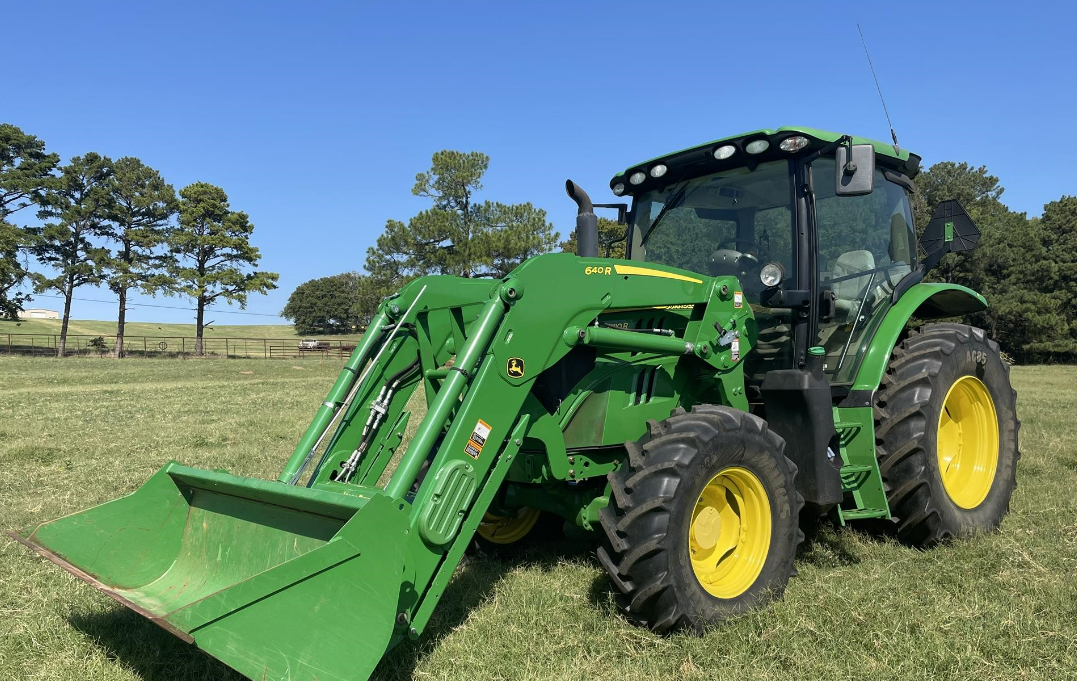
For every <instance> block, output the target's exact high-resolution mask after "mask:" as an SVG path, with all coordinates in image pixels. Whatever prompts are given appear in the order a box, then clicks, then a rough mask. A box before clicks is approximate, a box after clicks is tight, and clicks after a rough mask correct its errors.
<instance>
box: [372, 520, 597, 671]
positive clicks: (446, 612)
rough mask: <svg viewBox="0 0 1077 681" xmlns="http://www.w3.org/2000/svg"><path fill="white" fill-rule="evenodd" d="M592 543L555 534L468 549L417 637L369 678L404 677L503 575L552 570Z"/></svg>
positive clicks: (401, 645)
mask: <svg viewBox="0 0 1077 681" xmlns="http://www.w3.org/2000/svg"><path fill="white" fill-rule="evenodd" d="M593 548H594V547H593V544H592V543H590V542H588V541H585V540H579V539H554V540H550V541H548V542H544V543H542V544H537V545H532V546H530V547H528V548H526V549H523V550H518V551H510V552H505V553H476V552H474V551H470V552H469V553H468V554H467V555H466V556H465V558H464V561H463V562H462V563H461V566H460V567H459V568H457V570H456V573H455V574H454V575H453V578H452V581H451V582H449V586H448V587H446V589H445V593H444V594H442V596H441V600H440V601H439V602H438V606H437V609H435V610H434V614H433V616H432V617H431V618H430V623H429V624H428V625H427V627H426V631H425V632H424V633H423V635H422V638H420V639H419V640H418V641H408V640H405V641H402V642H400V643H399V644H398V645H397V646H396V648H394V649H393V650H391V651H390V652H389V653H387V654H386V655H385V657H384V658H382V661H381V663H380V664H379V665H378V667H377V668H376V669H375V670H374V674H373V675H372V676H371V677H370V678H371V679H372V680H374V681H404V680H405V679H411V678H413V676H414V673H415V669H416V667H418V665H419V663H420V662H422V660H423V659H424V658H426V657H427V656H428V655H430V654H431V653H432V652H433V651H434V650H435V649H436V648H437V645H438V643H439V642H440V641H441V639H443V638H445V637H446V636H448V635H449V634H450V633H452V631H453V630H454V629H456V628H457V627H459V626H460V625H461V624H463V623H464V621H465V620H467V618H468V615H470V614H471V612H472V611H473V610H474V609H476V608H477V607H479V606H480V605H482V603H484V602H485V601H487V600H488V599H489V598H491V597H492V596H493V594H494V593H495V592H496V591H497V588H498V585H499V584H500V582H501V580H502V578H503V577H504V576H505V575H506V574H507V573H508V572H510V571H511V570H513V569H515V568H518V567H528V568H537V569H539V570H548V569H551V568H553V567H554V566H556V565H557V564H558V563H560V562H561V561H563V560H566V559H571V558H579V557H581V556H586V555H588V554H589V553H590V552H591V551H593Z"/></svg>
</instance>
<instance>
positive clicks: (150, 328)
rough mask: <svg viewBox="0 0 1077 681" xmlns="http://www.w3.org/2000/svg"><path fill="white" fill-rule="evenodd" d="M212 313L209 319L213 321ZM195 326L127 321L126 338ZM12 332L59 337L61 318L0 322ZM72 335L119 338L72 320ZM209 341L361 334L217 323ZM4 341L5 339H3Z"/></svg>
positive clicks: (110, 329)
mask: <svg viewBox="0 0 1077 681" xmlns="http://www.w3.org/2000/svg"><path fill="white" fill-rule="evenodd" d="M212 317H213V315H212V314H210V315H209V318H210V319H212ZM194 332H195V329H194V324H161V323H158V322H127V323H126V324H125V325H124V335H126V336H154V337H162V336H188V337H191V338H193V337H194ZM9 333H37V334H59V333H60V320H59V319H23V320H20V321H18V322H13V321H11V320H0V335H6V334H9ZM68 333H70V334H75V335H85V336H104V337H105V338H108V337H109V336H115V335H116V321H115V320H113V321H96V320H86V319H72V320H71V321H70V322H69V323H68ZM206 337H207V338H251V339H258V340H261V339H263V338H285V339H288V338H329V339H332V340H338V339H355V338H358V337H359V335H358V334H355V335H338V336H319V335H306V336H301V335H300V334H297V333H296V332H295V327H294V326H292V325H291V324H214V325H213V326H211V327H210V328H208V329H206ZM0 340H2V339H0Z"/></svg>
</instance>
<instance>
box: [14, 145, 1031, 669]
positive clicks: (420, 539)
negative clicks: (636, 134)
mask: <svg viewBox="0 0 1077 681" xmlns="http://www.w3.org/2000/svg"><path fill="white" fill-rule="evenodd" d="M918 168H919V158H918V157H916V156H915V155H912V154H909V153H908V152H907V151H903V150H899V149H897V148H896V147H894V146H891V145H887V144H883V143H881V142H872V141H870V140H864V139H860V138H853V137H850V136H847V135H839V134H833V133H827V132H823V131H818V130H812V129H807V128H781V129H778V130H760V131H756V132H752V133H747V134H745V135H739V136H736V137H730V138H725V139H722V140H718V141H716V142H712V143H709V144H706V145H701V146H699V147H694V148H691V149H687V150H683V151H680V152H675V153H673V154H668V155H666V156H663V157H660V158H657V159H654V160H652V161H649V162H646V163H643V164H639V165H637V166H633V167H630V168H629V169H628V170H627V171H625V172H624V173H620V174H618V175H616V176H615V177H614V178H613V180H612V181H611V183H610V187H611V189H612V191H613V193H614V194H615V195H617V196H627V197H631V198H632V206H631V210H626V209H627V206H622V214H623V215H626V218H627V219H626V222H627V228H626V237H625V238H626V239H627V243H626V250H627V254H626V257H625V258H624V259H610V258H603V257H599V252H598V248H599V245H598V240H597V227H596V218H595V216H594V208H595V206H593V205H592V204H591V201H590V199H589V198H588V197H587V195H586V193H584V192H583V190H581V189H580V188H579V187H577V186H576V185H575V184H573V183H571V182H569V183H568V186H567V188H568V191H569V194H570V196H572V198H573V199H574V200H575V201H576V203H577V204H578V216H577V243H578V244H579V249H578V253H577V254H567V253H561V254H548V255H541V256H537V257H534V258H531V259H529V260H527V261H525V262H523V263H521V264H520V265H519V266H518V267H517V268H516V269H515V270H513V271H512V273H511V274H510V275H509V276H507V277H505V278H504V279H501V280H490V279H463V278H458V277H452V276H428V277H422V278H419V279H416V280H414V281H411V282H409V283H407V284H406V285H405V286H403V287H402V288H401V289H400V290H399V291H398V292H397V293H396V294H394V295H393V296H391V297H390V298H389V299H387V300H385V301H384V302H383V303H382V304H381V306H380V307H379V310H378V312H377V314H376V316H375V317H374V318H373V320H372V321H371V323H370V325H369V327H368V329H367V331H366V333H365V334H364V336H363V339H362V341H361V343H360V344H359V346H358V347H357V348H356V349H355V351H354V353H353V354H352V355H351V357H350V358H349V359H348V361H347V362H346V363H345V365H344V368H343V370H342V371H341V373H340V376H339V378H338V379H337V381H336V382H335V384H334V385H333V387H332V389H331V390H330V392H329V394H328V396H327V397H326V399H325V401H324V402H323V403H322V404H321V405H320V406H319V408H318V410H317V413H316V414H315V416H314V419H313V421H312V423H311V424H310V426H309V428H308V429H307V431H306V432H305V434H304V435H303V437H302V438H301V440H300V442H299V444H298V446H297V447H296V448H295V450H294V452H293V454H292V456H291V458H290V459H289V461H288V463H287V464H286V465H285V467H284V470H283V471H282V472H281V474H280V476H279V477H278V478H277V480H276V481H272V482H270V481H264V480H257V479H252V478H244V477H238V476H234V475H230V474H228V473H224V472H216V471H214V472H210V471H202V470H196V469H192V468H188V467H186V466H183V465H180V464H179V463H176V462H171V463H168V464H167V465H165V467H164V468H162V469H161V470H160V471H159V472H158V473H157V474H156V475H154V476H153V477H152V478H151V479H150V480H149V481H148V482H147V483H146V484H145V485H143V486H142V487H141V488H140V489H139V490H137V491H136V492H134V493H133V494H131V495H130V496H127V497H124V498H121V499H117V500H115V501H111V502H109V503H106V504H103V505H101V506H98V507H95V508H91V509H89V510H86V511H83V512H81V513H75V514H73V515H70V516H67V517H64V518H60V519H58V520H54V521H51V522H47V523H44V524H42V525H40V526H39V527H38V528H37V529H36V530H34V531H33V532H31V533H29V534H28V535H23V534H16V533H12V536H13V537H14V538H16V539H17V540H19V541H21V542H23V543H24V544H26V545H28V546H29V547H31V548H33V549H34V550H35V551H37V552H38V553H40V554H42V555H43V556H45V557H47V558H49V559H50V560H52V561H54V562H55V563H57V564H59V565H60V566H61V567H63V568H65V569H67V570H68V571H69V572H71V573H72V574H74V575H76V576H77V577H79V578H81V579H83V580H84V581H86V582H88V583H90V584H91V585H93V586H94V587H96V588H97V589H99V590H100V591H101V592H103V593H104V594H106V595H108V596H110V597H111V598H113V599H115V600H117V601H119V602H120V603H122V604H123V605H125V606H127V607H129V608H131V609H132V610H134V611H136V612H138V613H140V614H142V615H144V616H145V617H147V618H148V619H150V620H152V621H153V622H154V623H156V624H158V625H159V626H161V627H164V628H165V629H167V630H168V631H170V632H172V633H174V634H175V635H177V636H179V637H180V638H182V639H183V640H185V641H187V642H188V643H192V644H194V645H196V646H197V647H199V648H201V649H202V650H204V651H205V652H207V653H209V654H210V655H213V656H214V657H216V658H218V659H220V660H221V661H223V662H224V663H226V664H228V665H229V666H231V667H233V668H235V669H236V670H238V671H239V672H240V673H242V674H244V675H246V676H247V677H249V678H251V679H272V680H278V679H280V680H283V679H321V680H326V679H361V678H367V677H368V676H369V675H370V673H371V672H372V671H373V669H374V668H375V666H376V665H377V664H378V662H379V660H380V659H381V658H382V656H383V655H384V654H385V653H386V651H388V650H389V649H391V648H392V647H393V646H395V645H397V644H398V643H400V642H401V641H403V640H405V639H415V638H417V637H419V636H421V635H422V633H423V630H424V629H425V628H426V626H427V623H428V622H429V620H430V616H431V613H432V612H433V610H434V608H435V607H436V606H437V604H438V601H439V599H440V598H441V596H442V594H443V592H444V590H445V587H446V586H447V584H448V582H449V580H450V578H451V577H452V574H453V571H454V570H455V568H456V567H457V565H458V564H459V562H460V560H461V558H462V556H463V554H464V552H465V551H466V550H467V548H468V546H469V545H470V544H471V543H472V541H473V539H475V538H478V539H480V540H482V541H485V542H487V543H492V544H501V545H504V544H511V543H514V542H521V541H524V540H525V539H527V538H528V537H530V536H532V534H533V532H534V531H535V528H536V527H538V525H539V522H540V520H541V518H543V517H556V518H559V519H560V520H562V521H564V522H567V523H572V524H574V525H576V526H578V527H580V528H582V529H584V530H591V531H594V532H595V533H596V535H597V536H598V538H599V542H600V548H599V549H598V551H597V558H598V562H599V563H600V564H601V565H602V567H603V568H604V569H605V571H606V572H607V573H608V575H609V579H610V583H611V585H612V588H613V589H615V590H616V591H617V593H618V600H619V603H620V604H621V606H622V608H623V610H624V612H625V614H626V615H627V616H628V617H629V618H631V619H632V620H634V621H637V622H639V623H641V624H643V625H645V626H647V627H649V628H650V629H652V630H654V631H656V632H665V631H669V630H674V629H688V630H695V631H700V630H702V629H703V628H704V627H706V626H708V625H713V624H715V623H717V622H720V621H721V620H723V619H724V618H726V617H728V616H731V615H734V614H737V613H740V612H743V611H745V610H746V609H748V608H752V607H755V606H757V605H761V604H763V603H765V602H767V601H768V600H770V599H773V598H776V597H779V596H780V595H781V594H782V592H783V590H784V588H785V585H786V582H787V581H788V579H789V577H790V576H791V575H792V574H793V572H794V568H793V561H794V558H795V554H796V550H797V546H798V544H799V543H800V541H801V540H802V538H803V534H802V533H801V530H800V525H801V523H803V522H814V521H816V520H818V519H819V518H821V517H824V516H828V517H830V518H831V519H832V520H833V521H834V522H835V523H837V524H839V525H845V524H847V523H849V522H853V521H860V520H869V519H870V520H873V521H874V522H875V523H876V524H880V523H881V524H883V525H885V526H887V527H888V528H889V529H890V530H891V531H892V532H894V533H895V534H896V535H897V537H898V538H899V539H901V540H903V541H906V542H908V543H910V544H913V545H916V546H929V545H931V544H934V543H937V542H940V541H944V540H947V539H949V538H951V537H958V536H965V535H969V534H973V533H976V532H980V531H987V530H991V529H993V528H995V527H997V526H998V524H999V522H1000V521H1001V518H1002V516H1003V514H1004V513H1005V512H1006V509H1007V507H1008V503H1009V498H1010V494H1011V492H1012V490H1013V487H1014V475H1015V469H1016V462H1017V458H1018V451H1017V428H1018V425H1019V424H1018V422H1017V419H1016V415H1015V412H1014V406H1015V405H1014V403H1015V397H1016V396H1015V393H1014V392H1013V390H1012V388H1011V387H1010V383H1009V377H1008V370H1007V367H1006V364H1005V363H1003V362H1002V361H1001V359H1000V355H999V351H998V346H997V345H996V344H995V343H994V342H993V341H991V340H989V339H988V338H987V337H986V335H985V334H984V332H983V331H980V330H979V329H976V328H973V327H969V326H965V325H959V324H949V323H947V324H928V325H925V326H920V327H919V328H915V329H914V328H911V326H910V324H909V320H910V318H914V317H915V318H916V319H918V320H931V319H940V318H949V317H955V316H960V315H965V314H969V313H974V312H978V311H980V310H983V309H984V308H985V307H986V301H985V300H984V299H983V298H982V297H981V296H980V295H978V294H977V293H975V292H973V291H970V290H968V289H966V288H963V287H961V286H957V285H953V284H938V283H925V282H924V281H922V280H923V279H924V277H925V275H926V274H927V273H928V272H929V271H930V269H931V267H933V266H934V265H935V264H937V262H938V261H939V259H940V258H941V257H942V256H943V255H944V254H945V253H948V252H951V251H962V250H967V249H969V248H971V247H972V246H974V245H975V242H976V240H977V238H978V232H976V228H975V226H974V225H973V224H972V222H971V221H970V220H969V219H968V216H967V215H966V214H965V213H964V211H963V210H962V209H961V207H960V205H958V204H957V203H956V202H944V203H943V204H942V205H940V206H939V208H938V209H937V211H936V213H935V217H934V219H933V220H932V221H931V224H930V225H928V226H927V227H926V230H925V233H924V236H923V238H922V240H921V241H920V246H921V248H918V247H917V243H916V240H915V231H914V229H913V222H912V212H911V209H910V203H909V194H910V192H911V190H912V184H911V178H912V177H914V176H915V174H916V172H917V171H918ZM614 206H615V207H616V206H617V204H614ZM921 249H922V250H923V251H924V255H923V257H921V255H920V252H919V251H920V250H921ZM417 391H418V395H416V393H417ZM413 396H414V397H416V398H417V399H412V398H413ZM416 405H419V406H418V407H417V406H416Z"/></svg>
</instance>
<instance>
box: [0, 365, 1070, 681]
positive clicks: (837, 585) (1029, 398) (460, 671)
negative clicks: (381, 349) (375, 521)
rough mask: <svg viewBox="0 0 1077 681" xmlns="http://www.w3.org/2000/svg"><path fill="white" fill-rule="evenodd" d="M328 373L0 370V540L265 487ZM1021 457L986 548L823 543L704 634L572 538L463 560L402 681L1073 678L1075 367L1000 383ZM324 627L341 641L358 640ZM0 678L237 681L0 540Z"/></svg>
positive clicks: (178, 368) (827, 538)
mask: <svg viewBox="0 0 1077 681" xmlns="http://www.w3.org/2000/svg"><path fill="white" fill-rule="evenodd" d="M338 368H339V363H337V362H324V361H321V362H319V361H300V362H296V361H284V362H266V361H256V360H252V361H244V360H235V361H218V362H189V361H188V362H184V361H171V362H168V361H153V360H146V361H128V362H111V361H89V360H74V361H70V360H69V361H63V362H61V361H57V360H51V359H31V358H4V357H0V378H2V380H0V525H2V526H4V527H18V528H22V527H26V526H30V525H32V524H34V523H37V522H39V521H42V520H47V519H52V518H55V517H57V516H59V515H62V514H65V513H71V512H74V511H78V510H80V509H83V508H86V507H87V506H91V505H94V504H97V503H100V502H103V501H106V500H108V499H112V498H114V497H116V496H119V495H122V494H126V493H128V492H131V491H132V490H134V489H135V488H137V487H138V486H139V485H140V484H141V483H142V482H143V481H145V479H146V478H148V477H149V476H150V475H151V474H152V473H153V472H154V471H155V470H157V469H158V468H159V467H160V466H161V465H162V464H163V463H164V462H165V461H167V460H168V459H170V458H175V459H178V460H180V461H182V462H184V463H188V464H190V465H194V466H199V467H204V468H226V469H229V470H231V471H232V472H235V473H239V474H244V475H255V476H259V477H263V478H270V479H272V478H273V477H275V475H276V474H277V472H278V471H279V469H280V468H281V466H282V465H283V462H284V460H285V459H286V458H287V456H288V455H289V453H290V452H291V449H292V447H293V445H294V443H295V441H296V440H297V439H298V437H299V435H300V433H301V432H302V430H303V429H304V427H305V426H306V424H307V422H308V420H309V418H310V416H311V415H312V414H313V412H314V409H315V408H316V407H317V405H318V404H319V402H320V401H321V400H322V399H323V398H324V394H325V392H326V391H327V390H328V388H329V385H330V383H331V382H332V380H333V377H334V376H335V374H336V372H337V370H338ZM1013 378H1014V382H1015V384H1016V387H1017V390H1018V392H1019V394H1020V397H1019V412H1020V416H1021V418H1022V420H1023V422H1024V425H1023V427H1022V429H1021V442H1022V450H1023V453H1024V457H1023V459H1022V461H1021V464H1020V466H1019V469H1018V480H1019V483H1020V487H1019V488H1018V490H1017V492H1016V494H1015V496H1014V499H1013V506H1012V512H1011V514H1010V515H1009V516H1008V518H1007V519H1006V521H1005V522H1004V523H1003V525H1002V529H1001V531H1000V532H998V533H996V534H993V535H989V536H984V537H979V538H976V539H974V540H966V541H961V542H957V543H954V544H951V545H948V546H944V547H942V548H938V549H935V550H932V551H926V552H922V551H916V550H913V549H909V548H905V547H902V546H900V545H897V544H895V543H893V542H890V541H883V540H878V539H875V538H872V537H870V536H868V535H866V534H863V533H860V532H856V531H848V530H846V531H836V530H834V529H832V528H829V527H827V528H824V529H823V530H822V531H821V532H820V533H819V534H818V536H817V537H816V538H815V539H814V540H812V541H811V542H810V543H808V544H807V545H806V546H805V547H804V549H803V551H802V555H801V557H800V560H799V561H798V568H799V570H800V576H799V577H798V578H797V579H794V580H793V581H792V582H791V583H790V585H789V589H788V591H787V592H786V596H785V599H784V600H783V601H781V602H779V603H776V604H774V605H772V606H770V607H768V608H766V609H764V610H760V611H757V612H753V613H751V614H748V615H745V616H742V617H739V618H737V619H735V620H733V621H731V622H728V623H727V624H725V625H723V626H721V627H719V628H716V629H714V630H712V631H711V632H709V633H708V634H707V635H706V636H704V637H702V638H695V637H692V636H687V635H674V636H670V637H659V636H654V635H652V634H650V633H648V632H646V631H644V630H641V629H638V628H636V627H633V626H631V625H629V624H627V623H626V622H625V621H624V619H623V618H622V617H621V616H620V615H618V614H617V612H616V610H615V608H614V607H613V605H612V602H611V596H610V592H609V586H608V583H607V581H606V578H605V577H604V576H603V574H602V573H601V570H600V569H599V568H598V567H597V565H596V562H595V561H594V559H593V558H592V557H591V553H590V552H591V550H592V545H591V544H590V543H589V542H588V541H586V540H574V541H570V540H563V541H561V542H558V543H556V544H554V545H552V546H546V547H536V548H532V549H529V550H528V552H526V553H525V554H524V555H523V556H522V557H520V558H518V559H516V560H513V561H508V560H493V559H491V560H484V561H477V560H471V561H470V562H468V563H466V564H465V565H464V566H463V567H461V569H460V570H459V571H458V572H457V574H456V576H455V578H454V580H453V582H452V584H451V585H450V586H449V589H448V591H447V593H446V595H445V596H444V597H443V599H442V605H441V606H440V607H439V609H438V611H437V612H436V614H435V619H434V621H433V622H432V626H431V628H430V630H429V631H428V635H427V636H426V637H425V638H424V639H423V640H422V641H420V642H419V643H418V644H411V643H405V644H402V645H401V646H400V647H399V648H397V649H396V650H395V651H393V652H392V653H390V655H389V656H388V657H387V659H386V660H385V662H384V663H383V664H382V665H381V667H380V668H379V669H378V671H377V672H376V675H375V678H377V679H382V680H384V681H397V680H402V679H409V678H416V679H473V680H477V679H542V680H546V679H567V678H571V679H596V680H597V679H602V680H606V679H700V680H702V679H706V680H707V681H712V680H715V679H737V680H741V679H767V680H775V681H777V680H779V679H782V680H785V679H850V680H852V679H857V680H861V679H890V678H895V679H954V680H958V679H960V680H962V681H964V680H967V679H976V680H977V681H986V680H995V679H998V680H1004V679H1005V680H1010V679H1065V678H1077V580H1075V579H1073V577H1072V575H1074V573H1075V572H1077V495H1075V494H1074V493H1073V490H1074V489H1075V488H1077V443H1075V442H1074V439H1073V433H1074V427H1073V418H1074V417H1073V414H1072V412H1071V411H1070V408H1071V407H1072V405H1073V404H1075V403H1077V368H1069V367H1027V368H1026V367H1018V368H1016V369H1015V370H1014V372H1013ZM356 616H357V620H356V626H355V629H354V630H352V631H337V632H326V636H329V637H332V638H333V639H335V640H338V641H340V642H341V645H347V641H348V638H349V637H354V636H362V635H363V622H362V609H361V607H360V604H356ZM0 678H5V679H71V680H76V679H78V680H82V679H94V680H97V679H100V680H105V679H109V680H119V679H124V680H133V679H144V680H150V679H153V680H162V681H163V680H173V679H177V680H190V681H193V680H195V679H199V680H201V679H228V680H229V681H234V680H235V679H236V678H237V677H236V676H235V675H234V674H232V673H231V672H230V671H229V670H228V669H227V668H225V667H223V666H222V665H220V664H218V663H216V662H215V661H213V660H211V659H209V658H208V657H206V656H205V655H203V654H202V653H200V652H199V651H197V650H195V649H194V648H192V647H190V646H187V645H185V644H183V643H182V642H180V641H179V640H176V639H173V638H172V637H171V636H170V635H168V634H167V633H165V632H163V631H161V630H159V629H158V628H157V627H156V626H154V625H152V624H150V623H148V622H145V621H143V620H142V619H140V618H139V617H138V616H136V615H134V614H131V613H129V612H127V611H126V610H125V609H124V608H122V607H120V606H118V605H116V604H115V603H113V602H112V601H111V600H109V599H108V598H106V597H104V596H101V595H99V594H98V593H96V592H95V591H94V590H93V589H92V588H90V587H88V586H86V585H84V584H82V583H81V582H79V581H78V580H76V579H74V578H72V577H70V576H68V575H67V574H66V573H65V572H63V571H62V570H60V569H59V568H57V567H55V566H53V565H52V564H51V563H48V562H47V561H44V560H42V559H40V558H38V557H37V556H34V555H33V554H32V553H30V552H29V551H28V550H26V549H25V548H24V547H22V546H19V545H17V544H15V543H14V542H10V541H6V540H3V541H0Z"/></svg>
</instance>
